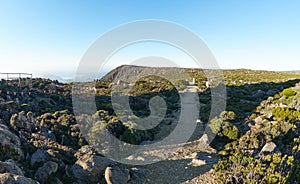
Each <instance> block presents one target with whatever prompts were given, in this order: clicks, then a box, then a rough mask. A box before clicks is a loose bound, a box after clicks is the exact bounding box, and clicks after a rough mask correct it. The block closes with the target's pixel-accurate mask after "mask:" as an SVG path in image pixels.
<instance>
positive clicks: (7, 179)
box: [0, 173, 39, 184]
mask: <svg viewBox="0 0 300 184" xmlns="http://www.w3.org/2000/svg"><path fill="white" fill-rule="evenodd" d="M0 183H3V184H39V182H37V181H34V180H32V179H30V178H26V177H24V176H20V175H14V174H10V173H4V174H0Z"/></svg>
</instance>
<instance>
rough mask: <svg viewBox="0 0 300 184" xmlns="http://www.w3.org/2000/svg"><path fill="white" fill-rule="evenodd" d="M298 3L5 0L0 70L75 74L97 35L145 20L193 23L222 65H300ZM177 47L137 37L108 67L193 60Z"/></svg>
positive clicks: (0, 5) (1, 0)
mask: <svg viewBox="0 0 300 184" xmlns="http://www.w3.org/2000/svg"><path fill="white" fill-rule="evenodd" d="M299 9H300V1H298V0H287V1H282V0H264V1H261V0H252V1H240V0H223V1H221V0H220V1H215V0H212V1H207V0H189V1H184V0H172V1H170V0H159V1H158V0H156V1H154V0H95V1H93V0H86V1H83V0H81V1H79V0H43V1H41V0H27V1H24V0H0V61H1V67H0V72H29V73H33V74H36V75H39V74H44V75H45V74H47V75H49V76H50V75H52V76H62V77H65V78H72V77H73V75H74V73H75V71H76V70H77V67H78V65H79V63H80V61H81V59H82V57H83V55H84V54H85V53H86V51H87V50H88V48H89V47H90V46H91V44H92V43H93V42H95V41H96V39H97V38H99V37H100V36H101V35H103V34H104V33H106V32H107V31H109V30H112V29H113V28H116V27H118V26H119V25H123V24H125V23H128V22H132V21H137V20H144V19H159V20H166V21H171V22H174V23H177V24H179V25H182V26H184V27H186V28H187V29H189V30H191V31H192V32H194V33H195V34H197V35H198V36H199V37H200V38H201V39H202V40H203V41H204V42H205V44H206V45H207V46H208V47H209V49H210V50H211V52H212V53H213V54H214V56H215V58H216V60H217V62H218V65H219V66H220V68H223V69H235V68H249V69H260V70H275V71H286V70H300V62H299V61H300V52H299V50H300V11H299ZM124 34H125V35H126V33H124ZM179 52H180V51H178V50H176V49H174V48H170V46H166V45H162V44H157V43H142V44H137V45H134V46H128V48H124V49H121V50H120V52H119V53H117V54H116V55H115V56H114V57H112V60H111V61H110V62H107V66H106V67H107V68H114V67H116V66H117V65H121V64H128V63H130V62H131V60H132V59H133V58H139V57H143V56H147V55H149V54H150V55H159V56H161V55H162V56H164V57H171V59H172V57H173V58H180V61H178V62H179V65H180V66H182V67H195V65H194V64H195V63H192V61H190V60H189V59H188V58H187V57H186V56H184V54H182V53H179ZM179 56H180V57H179ZM181 56H182V57H181Z"/></svg>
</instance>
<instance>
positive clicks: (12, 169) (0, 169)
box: [0, 160, 24, 176]
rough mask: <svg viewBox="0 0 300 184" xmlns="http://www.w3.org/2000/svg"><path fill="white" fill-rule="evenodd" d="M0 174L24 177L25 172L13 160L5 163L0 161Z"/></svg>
mask: <svg viewBox="0 0 300 184" xmlns="http://www.w3.org/2000/svg"><path fill="white" fill-rule="evenodd" d="M0 173H10V174H16V175H21V176H24V173H23V171H22V170H21V169H20V168H19V167H18V166H17V164H16V163H15V162H14V161H13V160H7V161H5V162H1V161H0Z"/></svg>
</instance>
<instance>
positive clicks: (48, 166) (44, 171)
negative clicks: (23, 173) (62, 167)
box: [35, 161, 58, 184]
mask: <svg viewBox="0 0 300 184" xmlns="http://www.w3.org/2000/svg"><path fill="white" fill-rule="evenodd" d="M57 169H58V164H57V163H55V162H52V161H49V162H47V163H45V164H44V165H43V166H42V167H40V168H38V170H37V171H36V173H35V179H36V180H37V181H39V182H40V183H41V184H44V183H47V182H49V181H48V179H49V178H50V176H51V175H52V174H54V173H56V172H57Z"/></svg>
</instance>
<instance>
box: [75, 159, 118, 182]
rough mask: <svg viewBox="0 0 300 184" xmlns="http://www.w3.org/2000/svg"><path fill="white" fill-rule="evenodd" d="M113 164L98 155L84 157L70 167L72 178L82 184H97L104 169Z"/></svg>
mask: <svg viewBox="0 0 300 184" xmlns="http://www.w3.org/2000/svg"><path fill="white" fill-rule="evenodd" d="M113 164H114V162H113V161H111V160H109V159H107V158H105V157H101V156H99V155H88V154H86V155H84V156H82V157H81V158H79V160H77V162H76V163H75V164H74V165H73V166H72V173H73V175H74V177H75V178H76V179H77V180H79V181H81V182H83V183H88V182H99V181H100V180H101V178H102V177H103V174H104V172H105V169H106V167H108V166H110V165H113Z"/></svg>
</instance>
